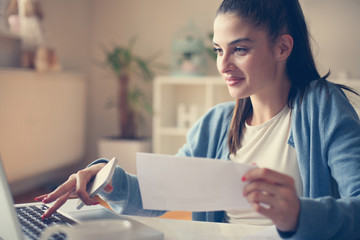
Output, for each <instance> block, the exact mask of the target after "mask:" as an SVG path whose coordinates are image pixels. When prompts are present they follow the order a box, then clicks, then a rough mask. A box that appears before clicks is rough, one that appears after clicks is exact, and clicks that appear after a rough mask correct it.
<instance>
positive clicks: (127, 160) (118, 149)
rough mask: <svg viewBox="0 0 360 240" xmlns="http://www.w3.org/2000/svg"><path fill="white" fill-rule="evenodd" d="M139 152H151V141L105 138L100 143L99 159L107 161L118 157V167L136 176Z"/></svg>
mask: <svg viewBox="0 0 360 240" xmlns="http://www.w3.org/2000/svg"><path fill="white" fill-rule="evenodd" d="M137 152H151V141H150V139H147V138H146V139H134V140H129V139H121V138H115V137H104V138H101V139H100V140H99V141H98V154H99V157H101V158H107V159H111V158H113V157H116V158H117V159H118V165H119V166H121V167H122V168H123V169H124V170H125V171H126V172H128V173H131V174H136V153H137Z"/></svg>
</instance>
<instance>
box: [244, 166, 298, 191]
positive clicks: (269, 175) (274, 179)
mask: <svg viewBox="0 0 360 240" xmlns="http://www.w3.org/2000/svg"><path fill="white" fill-rule="evenodd" d="M255 180H264V181H267V182H270V183H276V184H281V185H285V186H291V187H292V186H293V185H294V180H293V178H292V177H290V176H288V175H285V174H282V173H279V172H276V171H273V170H270V169H268V168H255V169H252V170H250V171H248V172H247V173H246V174H245V175H244V176H243V181H255Z"/></svg>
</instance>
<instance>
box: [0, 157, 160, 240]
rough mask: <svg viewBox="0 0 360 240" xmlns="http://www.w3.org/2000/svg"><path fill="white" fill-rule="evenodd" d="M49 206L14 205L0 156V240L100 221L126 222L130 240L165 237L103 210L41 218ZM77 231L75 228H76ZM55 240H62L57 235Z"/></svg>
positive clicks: (20, 238) (21, 239) (33, 236)
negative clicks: (129, 226) (61, 225)
mask: <svg viewBox="0 0 360 240" xmlns="http://www.w3.org/2000/svg"><path fill="white" fill-rule="evenodd" d="M48 208H49V206H48V205H46V204H43V203H36V202H35V203H25V204H16V205H14V202H13V198H12V195H11V192H10V188H9V184H8V182H7V179H6V175H5V170H4V167H3V165H2V161H1V156H0V240H24V239H26V240H27V239H39V237H40V236H41V232H42V231H43V230H44V229H46V227H48V226H50V225H52V224H67V225H74V226H75V225H76V224H81V222H85V221H90V220H101V219H126V220H128V221H130V222H131V229H130V231H131V234H130V239H137V240H142V239H143V240H163V239H164V234H163V233H162V232H160V231H158V230H156V229H154V228H151V227H149V226H147V225H145V224H142V223H140V222H137V221H135V220H133V219H131V218H128V217H125V216H120V215H119V214H116V213H114V212H112V211H110V210H108V209H106V208H97V209H94V210H81V211H75V210H74V212H72V213H62V212H60V211H58V212H57V213H55V214H54V215H53V216H52V217H51V218H49V219H45V220H43V219H41V216H42V214H43V212H44V211H46V209H48ZM75 227H76V226H75ZM54 239H65V236H64V235H61V234H58V235H57V236H54Z"/></svg>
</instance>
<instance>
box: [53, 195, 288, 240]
mask: <svg viewBox="0 0 360 240" xmlns="http://www.w3.org/2000/svg"><path fill="white" fill-rule="evenodd" d="M76 203H77V200H75V199H72V200H69V201H68V202H67V203H66V204H65V205H64V206H63V207H62V208H61V209H60V210H61V211H62V212H66V213H71V212H74V211H77V210H75V206H76ZM98 208H102V206H85V207H83V208H82V210H80V211H85V210H91V209H98ZM126 217H129V218H132V219H134V220H136V221H138V222H141V223H143V224H146V225H148V226H150V227H153V228H155V229H158V230H160V231H162V232H163V233H164V235H165V238H164V240H203V239H206V240H250V239H254V240H255V239H257V240H259V239H260V240H261V239H267V240H270V239H271V240H275V239H281V238H280V237H279V236H278V235H277V233H276V230H275V228H267V229H265V230H263V231H261V232H260V233H259V234H258V235H256V236H254V235H252V233H253V231H254V229H251V228H250V227H249V228H248V227H247V228H246V229H244V228H239V226H237V225H235V224H227V223H209V222H196V221H187V220H173V219H164V218H152V217H138V216H126Z"/></svg>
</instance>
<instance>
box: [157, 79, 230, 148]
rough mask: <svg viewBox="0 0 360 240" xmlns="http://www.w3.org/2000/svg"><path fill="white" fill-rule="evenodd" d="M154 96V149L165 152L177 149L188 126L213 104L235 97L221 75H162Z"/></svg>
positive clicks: (184, 138) (183, 138)
mask: <svg viewBox="0 0 360 240" xmlns="http://www.w3.org/2000/svg"><path fill="white" fill-rule="evenodd" d="M153 96H154V106H153V108H154V112H155V114H154V118H153V147H154V148H153V152H155V153H162V154H174V153H176V152H177V150H178V149H179V148H180V147H181V146H182V145H183V144H184V143H185V142H186V135H187V132H188V130H189V128H190V127H191V126H192V125H193V124H194V123H195V122H196V121H197V119H199V118H200V117H201V116H202V115H203V114H205V112H207V111H208V110H209V109H210V108H211V107H213V106H214V105H216V104H218V103H221V102H226V101H233V99H232V98H231V97H230V95H229V92H228V89H227V86H226V84H225V83H224V81H223V80H222V79H221V77H220V76H219V77H218V76H206V77H205V76H204V77H170V76H160V77H157V78H156V79H155V82H154V93H153ZM179 126H181V127H179Z"/></svg>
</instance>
